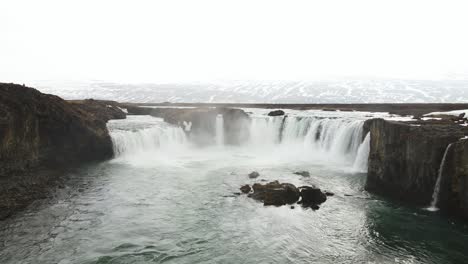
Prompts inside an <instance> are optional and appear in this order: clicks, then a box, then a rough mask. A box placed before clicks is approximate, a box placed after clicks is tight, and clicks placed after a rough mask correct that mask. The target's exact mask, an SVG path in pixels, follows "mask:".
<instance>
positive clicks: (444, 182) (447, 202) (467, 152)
mask: <svg viewBox="0 0 468 264" xmlns="http://www.w3.org/2000/svg"><path fill="white" fill-rule="evenodd" d="M442 169H443V173H442V175H441V188H440V193H439V203H438V206H439V208H440V209H441V210H443V211H446V212H448V213H450V214H453V215H457V216H462V217H464V218H466V219H468V140H466V139H462V140H459V141H457V142H455V143H453V144H452V146H451V147H450V149H449V150H448V152H447V157H446V162H445V164H443V167H442Z"/></svg>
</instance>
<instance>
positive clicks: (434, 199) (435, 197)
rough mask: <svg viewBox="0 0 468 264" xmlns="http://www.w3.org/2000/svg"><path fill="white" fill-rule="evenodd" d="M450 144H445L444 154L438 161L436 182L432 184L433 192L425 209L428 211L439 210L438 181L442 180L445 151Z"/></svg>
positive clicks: (446, 151) (448, 148)
mask: <svg viewBox="0 0 468 264" xmlns="http://www.w3.org/2000/svg"><path fill="white" fill-rule="evenodd" d="M451 146H452V144H449V145H448V146H447V148H446V149H445V152H444V156H443V157H442V161H441V162H440V165H439V171H438V175H437V181H436V184H435V186H434V192H433V193H432V201H431V205H430V206H429V208H427V210H429V211H437V210H439V208H438V207H437V204H438V202H439V192H440V183H441V181H442V174H443V172H444V164H445V159H446V158H447V153H448V151H449V150H450V147H451Z"/></svg>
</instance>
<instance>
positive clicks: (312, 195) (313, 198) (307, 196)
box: [299, 186, 327, 206]
mask: <svg viewBox="0 0 468 264" xmlns="http://www.w3.org/2000/svg"><path fill="white" fill-rule="evenodd" d="M299 189H300V190H301V197H302V199H301V203H302V205H303V206H313V205H318V204H321V203H323V202H325V201H326V200H327V196H326V195H325V194H324V193H323V192H322V191H321V190H320V188H317V187H315V186H301V187H299Z"/></svg>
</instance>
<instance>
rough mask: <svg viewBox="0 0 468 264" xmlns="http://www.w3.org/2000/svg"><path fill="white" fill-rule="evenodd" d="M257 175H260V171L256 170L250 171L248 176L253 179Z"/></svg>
mask: <svg viewBox="0 0 468 264" xmlns="http://www.w3.org/2000/svg"><path fill="white" fill-rule="evenodd" d="M258 176H260V173H258V172H256V171H252V172H251V173H249V178H250V179H255V178H257V177H258Z"/></svg>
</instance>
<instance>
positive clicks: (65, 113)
mask: <svg viewBox="0 0 468 264" xmlns="http://www.w3.org/2000/svg"><path fill="white" fill-rule="evenodd" d="M111 108H112V107H108V104H107V103H99V102H97V101H82V102H75V103H68V102H67V101H65V100H63V99H61V98H59V97H57V96H54V95H49V94H43V93H40V92H39V91H37V90H35V89H33V88H28V87H24V86H21V85H15V84H6V83H0V181H1V184H0V218H2V217H4V216H5V215H8V214H9V213H10V212H12V211H13V210H15V209H16V208H18V207H21V206H24V205H26V204H27V203H28V202H29V201H31V200H32V199H34V198H35V197H37V195H42V194H41V193H42V191H41V190H42V187H44V185H47V182H48V180H50V178H51V177H52V175H54V174H55V173H54V171H56V169H57V168H62V167H69V166H71V165H75V164H81V163H83V162H87V161H94V160H103V159H108V158H111V157H112V155H113V149H112V142H111V138H110V136H109V133H108V131H107V127H106V121H107V120H109V119H111V118H115V117H117V116H118V117H119V118H125V113H123V112H122V111H121V112H122V113H123V115H122V113H119V114H117V112H116V111H114V110H116V109H114V110H110V109H111ZM106 113H107V114H106ZM42 171H47V172H46V173H42Z"/></svg>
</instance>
